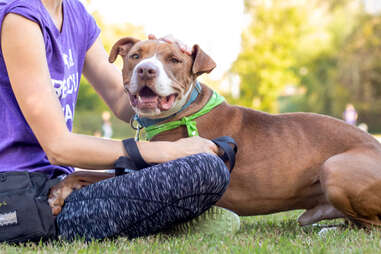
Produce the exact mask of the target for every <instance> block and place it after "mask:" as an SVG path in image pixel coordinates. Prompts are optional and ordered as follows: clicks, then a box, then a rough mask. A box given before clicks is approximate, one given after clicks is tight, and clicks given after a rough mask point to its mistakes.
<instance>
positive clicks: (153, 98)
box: [138, 87, 158, 108]
mask: <svg viewBox="0 0 381 254" xmlns="http://www.w3.org/2000/svg"><path fill="white" fill-rule="evenodd" d="M157 102H158V96H157V95H156V94H155V93H154V92H153V91H152V90H151V89H149V88H148V87H144V88H143V89H142V90H141V91H140V92H139V99H138V105H139V106H140V107H144V108H153V107H156V106H157Z"/></svg>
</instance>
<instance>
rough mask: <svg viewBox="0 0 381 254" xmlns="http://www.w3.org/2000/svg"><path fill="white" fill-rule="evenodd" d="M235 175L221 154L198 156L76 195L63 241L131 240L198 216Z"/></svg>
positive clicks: (61, 226)
mask: <svg viewBox="0 0 381 254" xmlns="http://www.w3.org/2000/svg"><path fill="white" fill-rule="evenodd" d="M229 180H230V174H229V171H228V169H227V168H226V166H225V164H224V163H223V161H222V160H221V159H220V158H218V157H217V156H213V155H208V154H196V155H192V156H188V157H185V158H182V159H178V160H175V161H170V162H167V163H163V164H159V165H155V166H152V167H150V168H146V169H143V170H141V171H137V172H136V173H129V174H126V175H122V176H118V177H113V178H109V179H107V180H104V181H101V182H98V183H96V184H93V185H89V186H87V187H84V188H82V189H80V190H78V191H74V192H73V193H72V194H71V195H70V196H69V197H68V198H67V199H66V200H65V205H64V207H63V209H62V211H61V213H60V214H59V215H58V216H57V219H56V221H57V225H58V230H59V234H60V235H61V237H63V238H64V239H67V240H72V239H74V238H76V237H83V238H85V239H87V240H90V239H104V238H110V237H116V236H127V237H129V238H133V237H139V236H145V235H150V234H154V233H157V232H159V231H161V230H164V229H167V228H169V227H170V226H171V225H173V224H174V223H179V222H184V221H187V220H189V219H191V218H194V217H196V216H198V215H200V214H201V213H203V212H204V211H205V210H207V209H208V208H209V207H210V206H212V205H213V204H215V203H216V202H217V201H218V200H219V199H220V198H221V196H222V194H223V193H224V192H225V190H226V188H227V186H228V184H229Z"/></svg>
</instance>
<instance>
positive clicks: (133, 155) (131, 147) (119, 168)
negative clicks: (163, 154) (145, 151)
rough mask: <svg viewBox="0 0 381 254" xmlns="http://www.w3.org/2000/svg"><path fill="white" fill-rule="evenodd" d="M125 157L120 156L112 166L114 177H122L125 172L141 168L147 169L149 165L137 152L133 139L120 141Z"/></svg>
mask: <svg viewBox="0 0 381 254" xmlns="http://www.w3.org/2000/svg"><path fill="white" fill-rule="evenodd" d="M122 142H123V146H124V149H125V150H126V152H127V154H128V156H129V157H127V156H121V157H119V158H118V160H117V161H116V162H115V164H114V168H115V175H116V176H119V175H123V174H125V171H126V170H127V171H131V170H132V171H135V170H139V169H142V168H147V167H149V166H150V165H149V164H148V163H147V162H145V161H144V159H143V157H142V155H141V154H140V152H139V149H138V146H137V144H136V141H135V140H134V139H133V138H129V139H125V140H123V141H122Z"/></svg>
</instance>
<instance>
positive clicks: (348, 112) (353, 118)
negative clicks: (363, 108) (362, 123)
mask: <svg viewBox="0 0 381 254" xmlns="http://www.w3.org/2000/svg"><path fill="white" fill-rule="evenodd" d="M357 118H358V114H357V111H356V109H355V107H354V106H353V104H347V105H346V107H345V110H344V112H343V119H344V121H345V122H346V123H348V124H351V125H354V126H356V123H357Z"/></svg>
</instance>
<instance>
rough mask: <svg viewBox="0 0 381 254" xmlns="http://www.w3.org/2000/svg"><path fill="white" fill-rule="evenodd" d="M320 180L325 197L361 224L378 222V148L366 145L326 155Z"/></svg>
mask: <svg viewBox="0 0 381 254" xmlns="http://www.w3.org/2000/svg"><path fill="white" fill-rule="evenodd" d="M320 182H321V185H322V189H323V191H324V194H325V196H326V199H327V200H328V202H329V203H330V204H332V205H333V206H334V207H335V208H336V209H337V210H339V211H340V212H342V213H343V214H344V215H345V216H346V217H347V218H349V219H350V220H351V221H353V222H355V223H356V224H360V225H361V226H370V225H379V226H380V225H381V219H380V218H381V148H380V146H379V145H378V144H369V145H366V146H362V147H357V148H354V149H351V150H349V151H347V152H345V153H341V154H337V155H335V156H333V157H331V158H329V159H328V160H327V161H326V162H325V163H324V164H323V166H322V170H321V176H320Z"/></svg>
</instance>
